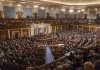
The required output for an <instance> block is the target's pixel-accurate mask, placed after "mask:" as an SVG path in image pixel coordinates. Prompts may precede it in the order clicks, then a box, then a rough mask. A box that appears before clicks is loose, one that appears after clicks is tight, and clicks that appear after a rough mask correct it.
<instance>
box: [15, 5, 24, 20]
mask: <svg viewBox="0 0 100 70" xmlns="http://www.w3.org/2000/svg"><path fill="white" fill-rule="evenodd" d="M22 17H23V7H22V6H21V5H18V6H16V18H22Z"/></svg>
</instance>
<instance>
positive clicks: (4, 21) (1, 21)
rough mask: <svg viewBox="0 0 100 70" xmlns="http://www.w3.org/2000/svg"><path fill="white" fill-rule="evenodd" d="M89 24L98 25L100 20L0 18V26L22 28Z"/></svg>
mask: <svg viewBox="0 0 100 70" xmlns="http://www.w3.org/2000/svg"><path fill="white" fill-rule="evenodd" d="M41 22H45V23H47V22H48V23H53V22H54V23H57V24H61V23H76V24H78V23H80V24H81V23H83V24H84V23H87V24H88V23H91V24H99V22H100V20H99V19H82V18H77V19H72V18H58V19H34V18H19V19H15V18H0V25H3V26H23V25H31V24H33V23H41Z"/></svg>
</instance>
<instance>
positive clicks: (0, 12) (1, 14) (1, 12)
mask: <svg viewBox="0 0 100 70" xmlns="http://www.w3.org/2000/svg"><path fill="white" fill-rule="evenodd" d="M0 18H4V10H3V5H2V3H1V2H0Z"/></svg>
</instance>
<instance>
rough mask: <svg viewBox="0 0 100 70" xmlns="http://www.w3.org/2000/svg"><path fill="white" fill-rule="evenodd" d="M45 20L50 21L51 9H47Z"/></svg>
mask: <svg viewBox="0 0 100 70" xmlns="http://www.w3.org/2000/svg"><path fill="white" fill-rule="evenodd" d="M45 18H47V19H49V18H50V8H48V7H47V8H46V10H45Z"/></svg>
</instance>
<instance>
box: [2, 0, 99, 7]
mask: <svg viewBox="0 0 100 70" xmlns="http://www.w3.org/2000/svg"><path fill="white" fill-rule="evenodd" d="M0 2H1V3H3V5H9V6H11V5H12V6H16V5H17V4H19V3H20V4H22V5H23V6H27V5H28V6H33V5H40V6H47V7H62V6H63V7H65V6H66V7H67V8H69V6H70V7H72V6H73V7H78V8H79V7H83V6H85V7H94V8H95V7H96V8H99V7H100V0H0Z"/></svg>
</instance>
